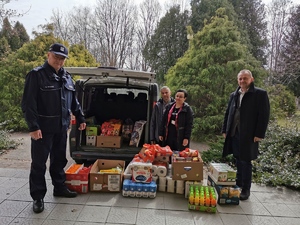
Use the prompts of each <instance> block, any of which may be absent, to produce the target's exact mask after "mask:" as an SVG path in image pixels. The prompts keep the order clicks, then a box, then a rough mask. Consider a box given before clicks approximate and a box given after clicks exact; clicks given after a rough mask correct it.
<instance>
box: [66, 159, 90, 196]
mask: <svg viewBox="0 0 300 225" xmlns="http://www.w3.org/2000/svg"><path fill="white" fill-rule="evenodd" d="M76 166H79V164H72V165H71V166H70V167H69V168H68V169H67V170H66V182H65V184H66V185H67V187H68V188H69V189H70V190H72V191H76V192H78V193H88V189H89V184H88V183H89V172H90V169H91V167H83V164H82V166H80V167H79V168H78V169H76V171H73V172H72V169H73V168H75V167H76Z"/></svg>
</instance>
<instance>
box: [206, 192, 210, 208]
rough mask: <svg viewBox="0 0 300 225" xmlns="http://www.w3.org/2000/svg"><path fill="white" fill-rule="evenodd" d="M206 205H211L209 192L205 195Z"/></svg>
mask: <svg viewBox="0 0 300 225" xmlns="http://www.w3.org/2000/svg"><path fill="white" fill-rule="evenodd" d="M205 206H210V196H209V194H206V197H205Z"/></svg>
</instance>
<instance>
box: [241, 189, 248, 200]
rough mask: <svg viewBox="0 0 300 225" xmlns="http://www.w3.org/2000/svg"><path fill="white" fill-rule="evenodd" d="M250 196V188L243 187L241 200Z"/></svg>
mask: <svg viewBox="0 0 300 225" xmlns="http://www.w3.org/2000/svg"><path fill="white" fill-rule="evenodd" d="M249 196H250V190H246V189H243V190H242V192H241V194H240V200H242V201H243V200H247V199H248V198H249Z"/></svg>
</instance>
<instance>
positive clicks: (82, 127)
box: [78, 123, 86, 130]
mask: <svg viewBox="0 0 300 225" xmlns="http://www.w3.org/2000/svg"><path fill="white" fill-rule="evenodd" d="M85 127H86V123H81V124H80V125H79V127H78V130H84V129H85Z"/></svg>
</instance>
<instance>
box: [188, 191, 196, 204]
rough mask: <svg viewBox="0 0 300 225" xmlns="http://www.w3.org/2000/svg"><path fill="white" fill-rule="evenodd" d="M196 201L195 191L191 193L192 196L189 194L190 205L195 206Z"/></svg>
mask: <svg viewBox="0 0 300 225" xmlns="http://www.w3.org/2000/svg"><path fill="white" fill-rule="evenodd" d="M194 200H195V197H194V191H190V194H189V203H190V204H191V205H194Z"/></svg>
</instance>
